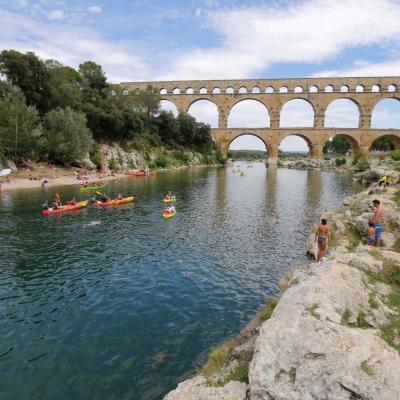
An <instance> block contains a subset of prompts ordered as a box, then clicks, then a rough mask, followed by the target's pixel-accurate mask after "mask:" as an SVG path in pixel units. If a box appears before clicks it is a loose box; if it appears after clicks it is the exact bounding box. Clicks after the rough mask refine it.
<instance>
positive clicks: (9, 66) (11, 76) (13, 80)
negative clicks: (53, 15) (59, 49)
mask: <svg viewBox="0 0 400 400" xmlns="http://www.w3.org/2000/svg"><path fill="white" fill-rule="evenodd" d="M1 74H3V75H4V76H5V77H6V79H7V81H8V82H9V83H10V84H12V85H14V86H18V87H19V88H20V89H21V90H22V92H23V93H24V95H25V98H26V102H27V103H28V105H31V106H36V107H37V109H38V110H39V112H40V113H45V112H46V111H48V110H49V108H50V104H49V86H48V82H49V74H48V71H47V69H46V66H45V64H44V62H43V61H42V60H41V59H40V58H39V57H37V56H36V55H35V53H32V52H28V53H25V54H23V53H20V52H19V51H16V50H3V51H2V52H1V53H0V75H1Z"/></svg>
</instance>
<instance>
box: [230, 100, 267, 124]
mask: <svg viewBox="0 0 400 400" xmlns="http://www.w3.org/2000/svg"><path fill="white" fill-rule="evenodd" d="M269 126H270V117H269V114H268V110H267V109H266V108H265V106H264V105H263V104H261V103H259V102H258V101H256V100H246V101H241V102H240V103H238V104H236V105H235V106H234V107H233V108H232V110H231V112H230V113H229V116H228V128H267V127H269Z"/></svg>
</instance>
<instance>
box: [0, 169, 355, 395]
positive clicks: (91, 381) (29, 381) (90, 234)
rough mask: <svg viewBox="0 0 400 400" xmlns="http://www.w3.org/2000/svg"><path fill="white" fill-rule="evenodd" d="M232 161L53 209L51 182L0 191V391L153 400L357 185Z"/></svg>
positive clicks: (223, 335) (233, 324)
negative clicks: (116, 199) (68, 209)
mask: <svg viewBox="0 0 400 400" xmlns="http://www.w3.org/2000/svg"><path fill="white" fill-rule="evenodd" d="M243 168H244V170H245V172H246V174H247V176H245V177H240V176H238V175H237V174H233V173H232V169H227V170H225V169H224V168H210V169H193V170H184V171H179V172H168V173H162V174H160V175H159V176H157V177H151V178H127V179H121V180H119V181H114V182H112V183H111V184H110V193H111V194H116V193H117V192H118V191H119V190H123V191H124V193H126V194H133V195H134V196H135V197H136V199H137V201H136V203H135V204H133V205H126V206H122V207H116V208H107V209H103V210H96V209H90V208H88V209H84V210H81V211H78V212H75V213H70V214H68V215H67V214H65V215H60V216H50V217H44V216H42V215H41V214H40V212H39V211H38V206H40V204H41V203H42V202H43V200H44V199H45V198H46V197H48V198H52V197H54V192H55V190H54V189H49V190H42V189H40V190H36V191H32V190H29V191H26V190H21V191H18V192H13V193H1V194H0V274H1V275H0V277H1V279H0V398H1V399H2V400H20V399H21V400H25V399H26V400H28V399H29V400H36V399H38V400H39V399H40V400H47V399H48V400H50V399H51V400H53V399H62V400H64V399H67V400H76V399H91V400H92V399H99V400H100V399H101V400H104V399H107V400H108V399H110V400H111V399H115V400H121V399H127V400H128V399H135V400H136V399H140V400H153V399H154V400H155V399H160V398H162V396H163V394H165V393H166V392H167V391H168V390H169V389H171V388H174V387H175V386H176V384H177V383H178V381H180V380H181V379H184V378H185V377H187V376H188V374H191V373H193V372H194V371H195V369H196V368H198V366H199V365H200V364H201V362H202V361H203V360H204V358H205V356H206V353H207V350H208V348H209V347H210V346H211V345H214V344H218V343H220V342H221V341H223V340H225V339H227V338H228V337H229V336H231V335H234V334H236V333H238V332H239V330H240V329H241V328H242V327H243V326H244V325H245V324H246V323H247V322H248V321H249V319H250V318H251V316H252V315H253V314H254V313H255V311H256V310H257V308H258V307H259V306H260V304H261V303H262V302H263V300H264V299H265V298H266V297H267V296H268V295H271V294H275V293H276V292H277V289H276V286H277V281H278V280H279V278H280V277H281V276H282V275H284V274H285V273H286V272H287V271H288V270H290V269H292V268H293V267H294V266H296V265H298V264H300V263H301V262H302V261H304V260H305V242H306V238H307V236H308V234H309V232H310V229H311V227H312V224H313V222H314V221H315V219H316V218H317V217H318V215H319V214H320V213H321V211H323V210H325V209H331V208H335V207H338V206H339V205H340V203H341V200H342V199H343V198H344V197H345V196H347V195H349V194H351V193H352V192H353V191H354V190H355V188H354V187H353V184H352V182H351V180H350V179H349V178H348V177H345V176H343V175H337V174H334V173H329V172H319V171H295V170H284V169H280V170H279V169H278V170H276V169H269V170H267V169H266V168H265V167H264V165H263V164H258V165H256V166H255V167H254V168H246V166H245V164H243ZM167 190H172V191H173V192H174V193H175V194H176V195H177V198H178V202H177V210H178V213H177V217H176V218H175V219H174V220H170V221H164V220H163V219H162V218H161V209H162V205H161V198H162V194H163V193H164V192H166V191H167ZM59 192H60V194H61V196H62V198H65V199H66V198H70V197H72V196H77V197H78V196H79V188H78V187H65V188H60V189H59ZM277 215H279V217H280V224H276V216H277Z"/></svg>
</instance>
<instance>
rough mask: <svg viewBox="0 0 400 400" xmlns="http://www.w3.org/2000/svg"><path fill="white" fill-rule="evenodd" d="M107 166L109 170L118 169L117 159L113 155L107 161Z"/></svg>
mask: <svg viewBox="0 0 400 400" xmlns="http://www.w3.org/2000/svg"><path fill="white" fill-rule="evenodd" d="M108 168H110V169H111V171H116V170H117V169H118V164H117V160H116V159H115V158H114V156H113V157H112V158H111V159H110V161H109V162H108Z"/></svg>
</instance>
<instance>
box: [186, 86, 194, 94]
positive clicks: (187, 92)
mask: <svg viewBox="0 0 400 400" xmlns="http://www.w3.org/2000/svg"><path fill="white" fill-rule="evenodd" d="M185 92H186V94H193V93H194V90H193V88H191V87H188V88H187V89H186V91H185Z"/></svg>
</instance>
